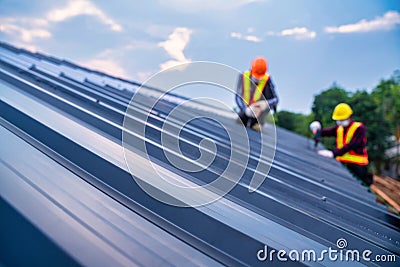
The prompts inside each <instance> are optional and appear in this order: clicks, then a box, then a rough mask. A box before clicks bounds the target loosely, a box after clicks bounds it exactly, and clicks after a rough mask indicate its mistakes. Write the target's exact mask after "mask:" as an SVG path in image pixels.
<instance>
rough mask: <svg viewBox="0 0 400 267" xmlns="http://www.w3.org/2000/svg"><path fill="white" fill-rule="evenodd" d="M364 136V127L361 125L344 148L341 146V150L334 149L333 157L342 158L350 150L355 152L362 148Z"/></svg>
mask: <svg viewBox="0 0 400 267" xmlns="http://www.w3.org/2000/svg"><path fill="white" fill-rule="evenodd" d="M365 134H366V130H365V126H364V125H361V126H360V127H358V128H357V130H356V131H355V132H354V135H353V137H352V138H351V140H350V142H349V143H348V144H346V145H345V146H343V147H342V148H340V149H339V148H336V149H334V150H333V151H332V152H333V155H334V156H335V157H337V156H343V155H344V154H346V153H347V152H349V151H350V150H355V149H357V148H358V147H360V146H362V145H363V142H364V139H365Z"/></svg>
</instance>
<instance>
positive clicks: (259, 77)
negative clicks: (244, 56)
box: [235, 57, 278, 132]
mask: <svg viewBox="0 0 400 267" xmlns="http://www.w3.org/2000/svg"><path fill="white" fill-rule="evenodd" d="M267 71H268V63H267V60H266V59H265V58H263V57H257V58H255V59H254V60H253V61H252V63H251V68H250V70H248V71H245V72H244V73H243V74H240V76H239V79H238V83H237V94H236V98H235V100H236V104H237V106H238V107H239V110H240V111H239V113H238V116H239V118H238V121H239V122H242V123H243V125H245V126H246V127H250V128H252V129H253V130H256V131H258V132H260V131H261V129H262V125H263V124H264V120H265V117H266V116H267V114H268V112H269V111H270V109H273V110H276V106H277V104H278V97H277V95H276V92H275V88H274V84H273V83H272V79H271V76H270V75H269V74H267Z"/></svg>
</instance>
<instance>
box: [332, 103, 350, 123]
mask: <svg viewBox="0 0 400 267" xmlns="http://www.w3.org/2000/svg"><path fill="white" fill-rule="evenodd" d="M351 114H353V110H352V109H351V107H350V106H349V105H347V104H346V103H340V104H338V105H337V106H336V107H335V109H334V110H333V114H332V119H333V120H335V121H342V120H347V119H348V118H350V116H351Z"/></svg>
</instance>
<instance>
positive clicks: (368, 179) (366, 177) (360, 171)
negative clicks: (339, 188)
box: [345, 163, 373, 186]
mask: <svg viewBox="0 0 400 267" xmlns="http://www.w3.org/2000/svg"><path fill="white" fill-rule="evenodd" d="M345 166H346V167H347V168H348V169H349V170H350V172H352V173H353V174H354V175H355V176H357V178H359V179H361V181H363V182H364V183H365V184H366V185H368V186H370V185H371V184H372V183H373V178H372V174H370V173H369V172H368V167H367V166H360V165H357V164H352V163H345Z"/></svg>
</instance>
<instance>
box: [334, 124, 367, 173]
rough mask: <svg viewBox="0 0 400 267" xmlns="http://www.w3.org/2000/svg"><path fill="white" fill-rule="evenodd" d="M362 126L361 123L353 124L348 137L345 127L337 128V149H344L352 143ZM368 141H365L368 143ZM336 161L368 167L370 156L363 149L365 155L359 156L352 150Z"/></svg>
mask: <svg viewBox="0 0 400 267" xmlns="http://www.w3.org/2000/svg"><path fill="white" fill-rule="evenodd" d="M361 125H362V123H361V122H353V123H352V124H351V125H350V128H349V129H348V131H347V133H346V135H345V136H344V135H343V133H344V128H343V126H339V127H337V130H336V146H337V148H339V149H340V148H342V147H343V146H345V145H346V144H348V143H350V141H351V139H352V138H353V135H354V133H355V131H356V130H357V129H358V127H360V126H361ZM366 141H367V140H364V142H366ZM336 160H338V161H340V162H347V163H354V164H358V165H368V154H367V149H366V148H364V149H363V154H361V155H360V154H357V153H355V152H354V151H353V150H350V151H349V152H347V153H346V154H344V155H343V156H338V157H336Z"/></svg>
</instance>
